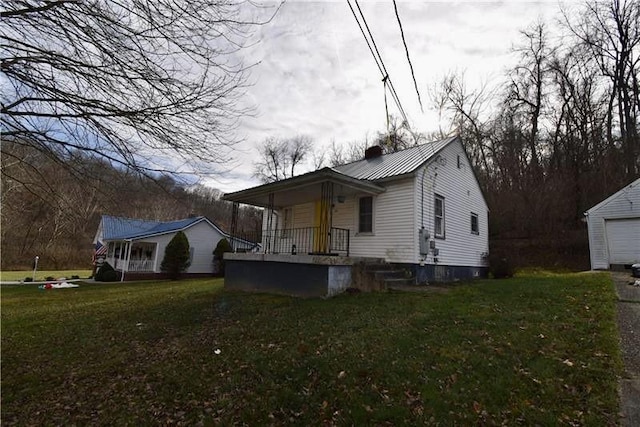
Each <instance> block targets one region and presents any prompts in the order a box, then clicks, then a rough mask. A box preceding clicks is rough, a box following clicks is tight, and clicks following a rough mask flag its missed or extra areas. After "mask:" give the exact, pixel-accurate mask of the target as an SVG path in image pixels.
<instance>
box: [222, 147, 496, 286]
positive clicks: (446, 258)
mask: <svg viewBox="0 0 640 427" xmlns="http://www.w3.org/2000/svg"><path fill="white" fill-rule="evenodd" d="M224 198H225V199H226V200H230V201H233V202H236V203H245V204H250V205H253V206H260V207H264V208H265V214H264V220H263V223H264V227H263V232H262V236H261V239H262V249H263V255H262V256H257V255H255V254H253V255H239V254H236V255H232V256H230V257H229V260H230V261H231V262H230V263H227V277H226V279H225V283H226V284H228V285H229V286H230V287H240V288H247V287H249V285H248V284H249V283H250V282H256V281H264V280H267V279H266V278H267V277H273V275H274V274H276V275H277V276H278V277H279V279H278V280H280V281H282V277H291V276H292V275H291V274H287V273H283V268H284V267H283V266H279V267H278V266H276V265H275V264H274V263H278V262H280V263H283V264H289V265H290V264H293V263H296V264H300V263H302V264H313V265H315V266H317V265H328V266H329V267H327V269H328V272H326V274H325V272H320V273H318V274H319V277H320V276H326V277H329V278H331V277H332V274H333V276H335V275H337V276H339V277H340V281H341V285H339V286H346V285H348V279H347V278H346V276H347V273H345V271H346V270H345V269H344V268H342V269H341V270H340V273H339V274H338V272H337V271H338V270H336V269H337V267H336V266H338V265H341V266H344V265H351V264H353V263H354V262H357V261H358V260H362V259H365V260H377V261H382V262H385V263H388V264H393V265H395V266H400V267H402V268H403V269H404V270H405V272H408V273H410V275H411V277H412V278H413V280H414V281H415V282H416V283H425V282H427V281H433V280H436V281H450V280H456V279H466V278H472V277H480V276H485V275H486V272H487V267H488V265H487V257H488V252H489V239H488V208H487V204H486V202H485V199H484V197H483V194H482V191H481V190H480V186H479V185H478V181H477V179H476V177H475V175H474V173H473V170H472V168H471V164H470V162H469V159H468V157H467V155H466V153H465V150H464V148H463V146H462V143H461V141H460V139H459V138H458V137H451V138H446V139H443V140H439V141H434V142H431V143H427V144H422V145H418V146H414V147H412V148H408V149H405V150H403V151H399V152H396V153H392V154H386V155H382V153H381V150H380V148H379V147H373V148H370V149H368V150H367V152H366V155H365V158H364V159H363V160H360V161H356V162H353V163H349V164H346V165H342V166H337V167H334V168H323V169H320V170H317V171H314V172H310V173H307V174H304V175H300V176H296V177H293V178H290V179H286V180H283V181H278V182H273V183H269V184H264V185H261V186H258V187H254V188H249V189H247V190H242V191H238V192H235V193H230V194H225V196H224ZM232 234H233V232H232ZM241 237H244V238H246V239H248V240H252V237H251V236H241ZM310 257H311V258H310ZM257 261H262V262H268V263H269V264H270V265H269V266H262V267H259V266H258V265H256V262H257ZM240 262H244V263H247V262H253V263H254V264H252V265H251V268H250V269H247V268H241V267H239V265H238V264H237V263H240ZM235 265H238V266H237V268H236V267H234V266H235ZM230 266H231V267H230ZM332 266H333V267H332ZM245 267H246V265H245ZM260 269H263V270H260ZM333 270H336V271H334V272H333V273H332V271H333ZM250 271H255V272H257V273H256V274H249V273H247V272H250ZM300 271H302V270H300ZM269 272H273V274H271V273H269ZM304 274H306V273H304ZM307 277H309V276H308V275H307ZM236 279H238V280H236ZM319 280H320V279H319ZM293 281H295V282H296V283H291V284H290V285H291V286H286V287H287V291H295V290H296V289H297V287H296V286H298V287H299V286H300V284H299V282H300V277H295V278H294V279H293ZM236 282H242V284H241V285H239V286H235V285H234V283H236ZM329 287H330V288H331V284H329ZM253 288H255V289H262V288H260V287H257V286H253ZM320 288H321V287H319V288H318V289H320ZM321 293H322V292H321ZM330 293H331V292H330Z"/></svg>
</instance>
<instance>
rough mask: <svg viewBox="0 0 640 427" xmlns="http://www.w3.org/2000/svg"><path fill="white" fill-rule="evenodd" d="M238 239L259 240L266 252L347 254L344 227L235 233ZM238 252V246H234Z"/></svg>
mask: <svg viewBox="0 0 640 427" xmlns="http://www.w3.org/2000/svg"><path fill="white" fill-rule="evenodd" d="M236 237H238V238H240V239H243V240H247V241H251V242H261V244H262V252H264V253H268V254H291V255H297V254H318V255H343V256H349V230H348V229H345V228H335V227H331V228H326V227H305V228H290V229H284V230H262V232H249V233H237V236H236ZM236 250H238V252H240V251H241V249H240V248H236Z"/></svg>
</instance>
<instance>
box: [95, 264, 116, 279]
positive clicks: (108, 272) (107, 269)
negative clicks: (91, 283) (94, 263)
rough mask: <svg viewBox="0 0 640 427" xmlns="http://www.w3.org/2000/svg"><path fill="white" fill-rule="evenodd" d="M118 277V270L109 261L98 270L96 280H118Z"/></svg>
mask: <svg viewBox="0 0 640 427" xmlns="http://www.w3.org/2000/svg"><path fill="white" fill-rule="evenodd" d="M118 279H119V277H118V272H117V271H115V270H114V269H113V267H111V265H110V264H109V263H108V262H105V263H104V264H102V267H100V268H99V269H98V271H97V272H96V277H95V280H96V282H116V281H117V280H118Z"/></svg>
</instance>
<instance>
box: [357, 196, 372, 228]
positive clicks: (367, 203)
mask: <svg viewBox="0 0 640 427" xmlns="http://www.w3.org/2000/svg"><path fill="white" fill-rule="evenodd" d="M358 233H373V197H371V196H368V197H361V198H360V199H359V207H358Z"/></svg>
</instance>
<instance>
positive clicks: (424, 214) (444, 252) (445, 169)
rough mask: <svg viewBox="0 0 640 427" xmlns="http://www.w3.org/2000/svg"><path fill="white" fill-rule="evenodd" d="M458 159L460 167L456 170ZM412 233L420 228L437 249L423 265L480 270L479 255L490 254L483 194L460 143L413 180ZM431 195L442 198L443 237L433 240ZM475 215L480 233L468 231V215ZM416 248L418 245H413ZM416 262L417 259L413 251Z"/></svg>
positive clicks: (486, 208)
mask: <svg viewBox="0 0 640 427" xmlns="http://www.w3.org/2000/svg"><path fill="white" fill-rule="evenodd" d="M458 158H459V159H460V167H458ZM415 188H416V200H417V203H416V224H415V234H416V235H417V233H418V229H420V228H421V227H422V226H423V225H424V227H425V229H427V230H428V231H429V234H430V235H431V240H434V241H435V245H436V248H437V249H438V250H439V254H438V256H437V257H434V256H433V254H432V253H430V254H429V255H428V256H427V257H426V258H424V262H426V263H429V264H431V263H434V258H437V259H438V262H437V263H438V264H441V265H453V266H470V267H481V266H483V265H484V263H483V259H482V254H483V253H486V252H488V251H489V215H488V207H487V204H486V202H485V200H484V197H483V195H482V191H481V190H480V187H479V185H478V182H477V180H476V179H475V176H474V174H473V169H472V168H471V164H470V163H469V160H468V158H467V156H466V154H465V153H464V150H463V148H462V145H461V143H460V142H459V141H456V142H453V143H451V144H449V145H448V146H447V147H446V148H445V149H443V150H442V151H441V152H440V153H439V155H438V156H437V158H435V159H434V160H433V161H431V162H430V163H429V164H427V165H426V166H425V167H424V168H422V169H421V170H420V171H419V172H418V174H417V177H416V185H415ZM434 194H438V195H440V196H442V197H444V199H445V214H444V216H445V238H444V239H435V238H434V218H433V213H434V211H433V207H434ZM472 212H473V213H475V214H477V215H478V226H479V233H478V234H474V233H472V232H471V213H472ZM416 246H417V245H416ZM416 257H418V259H417V260H415V261H414V262H420V261H421V260H422V259H423V258H420V256H419V250H418V249H416Z"/></svg>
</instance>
